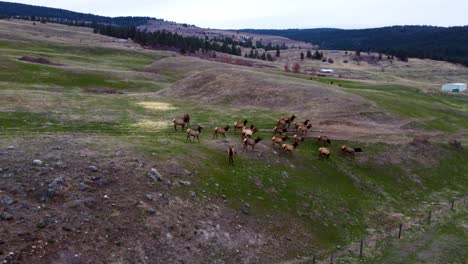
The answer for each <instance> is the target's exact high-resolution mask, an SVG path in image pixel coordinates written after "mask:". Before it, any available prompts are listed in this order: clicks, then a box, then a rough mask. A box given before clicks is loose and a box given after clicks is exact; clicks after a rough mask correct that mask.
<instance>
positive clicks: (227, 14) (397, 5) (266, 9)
mask: <svg viewBox="0 0 468 264" xmlns="http://www.w3.org/2000/svg"><path fill="white" fill-rule="evenodd" d="M7 1H8V0H7ZM9 1H10V2H18V3H26V4H33V5H41V6H48V7H56V8H63V9H69V10H72V11H77V12H85V13H93V14H98V15H104V16H151V17H157V18H163V19H165V20H170V21H176V22H181V23H189V24H195V25H197V26H200V27H210V28H221V29H239V28H275V29H284V28H317V27H338V28H369V27H381V26H389V25H436V26H461V25H468V0H320V1H318V0H281V1H278V0H230V1H224V0H131V1H119V0H18V1H15V0H9Z"/></svg>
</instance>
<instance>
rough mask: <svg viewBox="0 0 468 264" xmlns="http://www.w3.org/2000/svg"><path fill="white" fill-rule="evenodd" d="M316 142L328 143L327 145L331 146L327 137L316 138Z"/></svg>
mask: <svg viewBox="0 0 468 264" xmlns="http://www.w3.org/2000/svg"><path fill="white" fill-rule="evenodd" d="M317 142H318V143H319V144H325V143H328V144H331V140H330V138H328V137H327V136H320V137H318V138H317Z"/></svg>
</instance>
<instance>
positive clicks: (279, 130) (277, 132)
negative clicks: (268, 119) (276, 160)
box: [273, 126, 288, 136]
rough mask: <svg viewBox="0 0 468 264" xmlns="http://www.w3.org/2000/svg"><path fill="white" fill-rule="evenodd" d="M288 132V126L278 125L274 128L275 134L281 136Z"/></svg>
mask: <svg viewBox="0 0 468 264" xmlns="http://www.w3.org/2000/svg"><path fill="white" fill-rule="evenodd" d="M286 132H288V129H287V128H282V127H277V126H276V127H275V128H274V129H273V135H275V136H276V135H278V134H279V135H280V136H281V135H283V133H286Z"/></svg>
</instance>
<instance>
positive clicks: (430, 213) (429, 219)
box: [427, 209, 432, 224]
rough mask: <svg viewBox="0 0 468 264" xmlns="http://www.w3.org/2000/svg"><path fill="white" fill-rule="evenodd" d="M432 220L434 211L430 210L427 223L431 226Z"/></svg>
mask: <svg viewBox="0 0 468 264" xmlns="http://www.w3.org/2000/svg"><path fill="white" fill-rule="evenodd" d="M431 218H432V209H431V210H429V217H427V223H428V224H431Z"/></svg>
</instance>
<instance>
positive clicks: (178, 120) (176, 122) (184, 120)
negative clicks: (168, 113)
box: [172, 114, 190, 131]
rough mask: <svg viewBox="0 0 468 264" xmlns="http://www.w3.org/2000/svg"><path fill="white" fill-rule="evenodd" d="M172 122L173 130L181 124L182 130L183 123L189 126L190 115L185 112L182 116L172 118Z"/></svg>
mask: <svg viewBox="0 0 468 264" xmlns="http://www.w3.org/2000/svg"><path fill="white" fill-rule="evenodd" d="M172 123H174V130H175V131H177V126H181V127H182V130H184V128H185V125H188V127H190V115H189V114H185V115H184V116H183V117H178V118H174V119H172Z"/></svg>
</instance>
